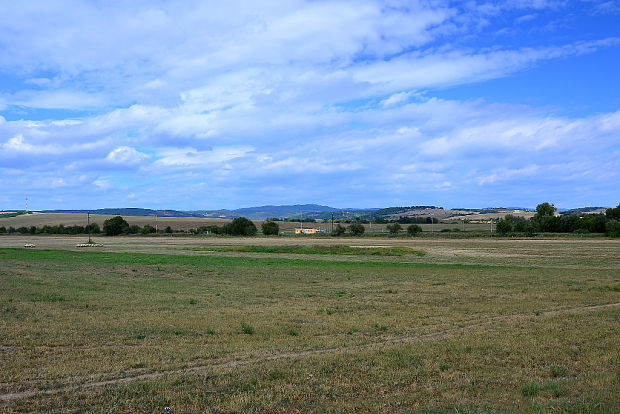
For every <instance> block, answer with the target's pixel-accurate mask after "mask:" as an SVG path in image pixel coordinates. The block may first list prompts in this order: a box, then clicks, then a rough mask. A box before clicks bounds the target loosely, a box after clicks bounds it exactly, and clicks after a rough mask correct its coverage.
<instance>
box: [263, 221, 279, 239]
mask: <svg viewBox="0 0 620 414" xmlns="http://www.w3.org/2000/svg"><path fill="white" fill-rule="evenodd" d="M262 230H263V234H264V235H265V236H269V235H273V236H277V235H278V233H280V226H278V223H276V222H273V221H271V220H269V221H265V222H263V226H262Z"/></svg>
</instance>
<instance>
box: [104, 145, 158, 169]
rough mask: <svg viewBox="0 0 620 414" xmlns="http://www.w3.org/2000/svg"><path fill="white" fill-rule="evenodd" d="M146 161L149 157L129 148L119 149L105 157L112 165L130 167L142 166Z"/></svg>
mask: <svg viewBox="0 0 620 414" xmlns="http://www.w3.org/2000/svg"><path fill="white" fill-rule="evenodd" d="M146 159H148V155H146V154H143V153H141V152H139V151H136V149H135V148H131V147H127V146H122V147H118V148H116V149H115V150H112V151H110V153H109V154H108V155H107V156H106V157H105V160H106V161H109V162H111V163H114V164H129V165H136V164H140V163H142V162H143V161H145V160H146Z"/></svg>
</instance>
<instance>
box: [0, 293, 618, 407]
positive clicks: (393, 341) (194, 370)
mask: <svg viewBox="0 0 620 414" xmlns="http://www.w3.org/2000/svg"><path fill="white" fill-rule="evenodd" d="M618 306H620V302H617V303H607V304H602V305H587V306H579V307H573V308H563V309H554V310H549V311H541V312H540V313H537V314H532V313H527V314H524V313H521V314H513V315H505V316H497V317H492V318H487V319H484V320H482V321H478V322H475V323H470V324H467V325H464V326H459V327H456V328H451V329H445V330H440V331H435V332H431V333H427V334H423V335H410V336H402V337H388V338H383V339H382V340H379V341H375V342H371V343H366V344H361V345H352V346H348V347H338V348H320V349H308V350H302V351H289V352H280V353H276V354H271V355H262V356H258V357H252V358H247V359H229V360H224V361H216V362H213V363H210V364H203V365H198V366H195V367H188V368H182V369H176V370H168V371H158V372H150V373H145V374H139V375H133V376H128V377H124V378H116V379H109V380H103V381H91V382H85V383H82V384H79V385H71V386H66V387H58V388H52V389H47V390H31V391H20V392H14V393H7V394H2V395H0V400H2V401H4V402H5V403H4V404H3V405H6V403H8V402H10V401H13V400H18V399H23V398H30V397H37V396H43V395H51V394H58V393H62V392H73V391H78V390H82V389H89V388H99V387H105V386H108V385H121V384H128V383H132V382H138V381H147V380H152V379H156V378H161V377H164V376H168V375H181V374H205V373H208V372H210V371H213V370H221V369H230V368H236V367H241V366H246V365H252V364H260V363H265V362H270V361H278V360H283V359H293V358H301V357H306V356H320V355H329V354H342V353H347V352H353V351H364V350H373V349H379V348H383V347H386V346H391V345H398V344H406V343H415V342H425V341H429V340H432V339H439V338H443V337H446V336H448V335H450V334H453V333H457V332H461V331H468V330H470V329H475V328H479V327H483V326H488V325H493V324H496V323H501V322H514V321H518V320H527V319H531V318H541V317H543V318H544V317H547V318H548V317H554V316H558V315H563V314H570V313H579V312H586V311H592V310H597V309H605V308H612V307H618Z"/></svg>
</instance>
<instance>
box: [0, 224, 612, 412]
mask: <svg viewBox="0 0 620 414" xmlns="http://www.w3.org/2000/svg"><path fill="white" fill-rule="evenodd" d="M82 239H83V237H82V238H79V237H77V238H76V237H29V236H5V237H0V315H1V317H0V328H1V332H2V336H1V337H0V347H1V348H0V351H1V352H0V355H1V358H0V366H2V369H1V370H0V411H2V412H8V413H11V412H163V410H164V407H166V406H168V407H170V409H171V412H173V413H181V412H188V413H189V412H273V413H279V412H321V413H323V412H354V411H355V412H425V413H444V412H446V413H448V412H459V413H460V412H472V413H474V412H476V413H478V412H618V411H619V410H620V324H619V323H618V322H619V321H620V258H619V256H620V255H619V253H620V242H618V241H614V240H605V239H597V240H579V239H562V240H543V239H540V240H539V239H537V240H508V239H503V240H491V239H475V240H450V239H430V238H429V239H411V240H407V239H379V238H360V239H352V238H347V239H334V238H324V239H318V238H303V237H300V238H293V237H275V238H247V239H243V238H224V237H217V238H216V237H210V238H180V237H170V238H166V237H154V238H135V237H125V238H104V237H101V238H95V241H96V242H102V243H103V244H104V247H101V248H87V249H85V248H77V247H75V245H76V243H78V242H81V241H83V240H82ZM26 242H28V243H35V244H36V245H37V247H36V249H24V248H23V244H24V243H26ZM365 249H366V250H365ZM299 252H303V253H299Z"/></svg>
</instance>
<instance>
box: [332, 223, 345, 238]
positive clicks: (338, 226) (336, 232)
mask: <svg viewBox="0 0 620 414" xmlns="http://www.w3.org/2000/svg"><path fill="white" fill-rule="evenodd" d="M346 231H347V229H346V228H344V226H342V225H341V224H340V223H338V224H336V227H335V228H334V231H333V232H332V234H333V235H334V236H342V235H343V234H344V233H345V232H346Z"/></svg>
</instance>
